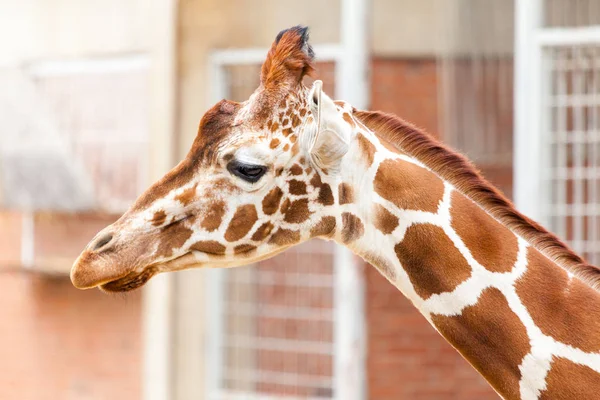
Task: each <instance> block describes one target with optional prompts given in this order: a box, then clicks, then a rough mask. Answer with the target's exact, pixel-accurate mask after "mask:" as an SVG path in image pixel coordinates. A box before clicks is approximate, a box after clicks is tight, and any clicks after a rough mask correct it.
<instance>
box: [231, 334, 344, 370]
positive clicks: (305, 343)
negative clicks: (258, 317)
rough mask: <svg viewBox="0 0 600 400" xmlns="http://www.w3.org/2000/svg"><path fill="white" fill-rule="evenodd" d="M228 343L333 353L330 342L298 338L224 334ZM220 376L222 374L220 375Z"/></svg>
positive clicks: (279, 349)
mask: <svg viewBox="0 0 600 400" xmlns="http://www.w3.org/2000/svg"><path fill="white" fill-rule="evenodd" d="M225 337H226V339H227V341H228V343H233V344H234V346H227V347H229V348H246V349H258V350H272V351H283V352H290V353H294V352H296V353H297V352H301V353H309V354H326V355H333V347H334V345H333V344H331V343H320V342H313V341H310V340H298V339H280V338H274V337H267V336H259V337H257V336H245V335H225ZM221 376H222V375H221Z"/></svg>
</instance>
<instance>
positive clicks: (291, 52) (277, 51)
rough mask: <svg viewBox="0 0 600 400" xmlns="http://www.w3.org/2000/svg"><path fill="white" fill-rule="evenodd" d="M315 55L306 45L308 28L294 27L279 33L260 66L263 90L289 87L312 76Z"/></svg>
mask: <svg viewBox="0 0 600 400" xmlns="http://www.w3.org/2000/svg"><path fill="white" fill-rule="evenodd" d="M314 56H315V54H314V52H313V49H312V47H311V46H310V45H309V44H308V28H306V27H301V26H295V27H293V28H290V29H286V30H283V31H281V32H279V34H278V35H277V38H276V39H275V42H274V43H273V45H272V46H271V49H270V50H269V53H268V54H267V58H266V60H265V62H264V64H263V66H262V69H261V75H260V81H261V83H262V84H263V86H264V87H265V88H273V87H277V86H279V85H281V84H286V83H287V84H289V85H291V86H294V85H297V84H299V83H300V82H302V78H303V77H304V76H305V75H312V74H313V73H314V70H315V69H314V67H313V65H312V61H313V58H314Z"/></svg>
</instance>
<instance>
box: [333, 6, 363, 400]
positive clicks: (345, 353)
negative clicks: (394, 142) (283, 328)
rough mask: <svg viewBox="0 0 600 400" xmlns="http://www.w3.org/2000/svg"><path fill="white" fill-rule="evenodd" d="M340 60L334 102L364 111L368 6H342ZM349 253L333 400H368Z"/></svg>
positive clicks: (343, 272) (337, 261)
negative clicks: (340, 101) (348, 103)
mask: <svg viewBox="0 0 600 400" xmlns="http://www.w3.org/2000/svg"><path fill="white" fill-rule="evenodd" d="M340 5H341V18H340V21H341V34H340V37H341V42H342V49H343V51H342V56H341V58H340V62H339V63H338V64H337V66H336V71H335V83H336V85H335V88H336V93H335V94H336V96H337V97H338V98H340V99H344V100H346V101H348V102H350V104H352V105H353V106H354V107H356V108H359V109H365V108H366V107H368V105H369V104H370V98H369V75H368V71H369V68H368V64H369V52H368V32H369V29H368V27H369V23H368V21H369V7H368V1H367V0H342V1H341V4H340ZM353 257H354V256H353V255H352V253H351V252H350V250H348V249H346V248H343V247H341V246H336V248H335V253H334V270H335V287H334V304H335V325H334V343H335V352H334V354H335V358H334V396H335V398H336V399H343V400H362V399H365V398H366V395H367V393H366V381H365V379H366V373H365V364H366V340H365V337H366V334H365V331H366V329H365V322H364V315H365V313H364V292H365V289H364V282H363V275H362V273H361V269H360V265H359V263H357V262H355V261H354V258H353Z"/></svg>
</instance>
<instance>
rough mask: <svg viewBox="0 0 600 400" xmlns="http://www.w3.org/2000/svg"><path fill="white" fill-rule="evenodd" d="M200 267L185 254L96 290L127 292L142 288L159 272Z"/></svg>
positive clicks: (188, 254) (99, 286) (131, 273)
mask: <svg viewBox="0 0 600 400" xmlns="http://www.w3.org/2000/svg"><path fill="white" fill-rule="evenodd" d="M200 266H202V265H201V263H199V262H198V261H197V260H196V259H195V257H194V256H193V255H192V254H190V253H187V254H184V255H182V256H180V257H177V258H174V259H171V260H168V261H164V262H160V263H156V264H151V265H149V266H147V267H145V268H144V269H143V270H142V271H132V272H130V273H129V274H127V275H125V276H123V277H120V278H118V279H115V280H113V281H109V282H106V283H103V284H101V285H98V288H99V289H100V290H102V291H103V292H107V293H119V292H129V291H132V290H135V289H139V288H140V287H142V286H144V285H145V284H146V283H147V282H148V281H149V280H150V278H152V277H153V276H154V275H157V274H159V273H161V272H174V271H180V270H184V269H189V268H193V267H200Z"/></svg>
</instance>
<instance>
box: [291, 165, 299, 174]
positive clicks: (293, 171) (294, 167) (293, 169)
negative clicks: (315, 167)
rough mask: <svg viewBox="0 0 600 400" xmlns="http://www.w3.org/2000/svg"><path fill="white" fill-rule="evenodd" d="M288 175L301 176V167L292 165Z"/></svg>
mask: <svg viewBox="0 0 600 400" xmlns="http://www.w3.org/2000/svg"><path fill="white" fill-rule="evenodd" d="M290 174H292V175H302V167H301V166H299V165H298V164H294V165H292V167H291V168H290Z"/></svg>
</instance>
